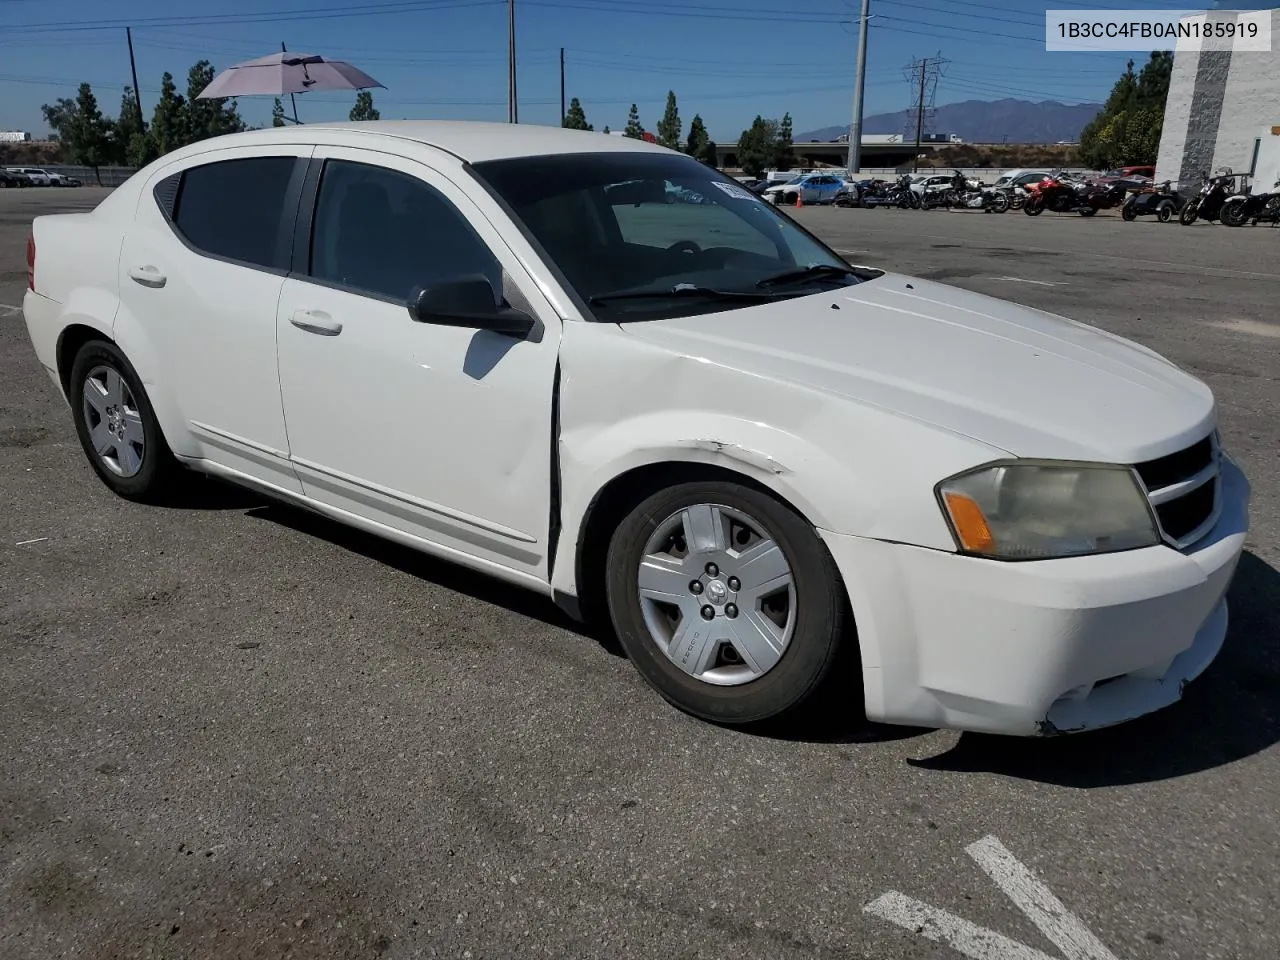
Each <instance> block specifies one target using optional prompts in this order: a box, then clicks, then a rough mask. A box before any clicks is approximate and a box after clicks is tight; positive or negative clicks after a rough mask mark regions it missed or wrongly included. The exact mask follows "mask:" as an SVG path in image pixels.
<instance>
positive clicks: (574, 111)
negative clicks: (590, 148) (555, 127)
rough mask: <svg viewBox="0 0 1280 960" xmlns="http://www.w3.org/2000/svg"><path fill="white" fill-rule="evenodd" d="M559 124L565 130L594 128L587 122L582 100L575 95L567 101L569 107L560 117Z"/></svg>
mask: <svg viewBox="0 0 1280 960" xmlns="http://www.w3.org/2000/svg"><path fill="white" fill-rule="evenodd" d="M560 126H562V127H564V128H565V129H566V130H594V129H595V127H593V126H591V124H589V123H587V112H586V111H585V110H583V109H582V102H581V101H580V100H579V99H578V98H577V97H574V98H573V99H572V100H570V101H569V109H568V110H567V111H566V112H565V115H564V117H563V118H562V119H561V121H560Z"/></svg>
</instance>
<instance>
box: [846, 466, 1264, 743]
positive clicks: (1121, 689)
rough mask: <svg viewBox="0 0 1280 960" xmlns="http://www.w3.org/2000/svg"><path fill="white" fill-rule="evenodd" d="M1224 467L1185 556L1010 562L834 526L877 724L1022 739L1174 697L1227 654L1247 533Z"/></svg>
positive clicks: (1156, 551)
mask: <svg viewBox="0 0 1280 960" xmlns="http://www.w3.org/2000/svg"><path fill="white" fill-rule="evenodd" d="M1249 492H1250V491H1249V483H1248V481H1247V480H1246V479H1245V476H1244V474H1243V473H1242V472H1241V471H1240V469H1239V468H1238V467H1237V466H1236V465H1235V464H1234V463H1233V462H1231V460H1230V459H1229V458H1226V457H1224V458H1223V461H1222V487H1221V499H1222V512H1221V514H1220V516H1219V518H1218V522H1217V524H1216V525H1215V526H1214V528H1213V530H1211V531H1210V532H1209V533H1208V534H1207V535H1206V536H1205V537H1203V538H1202V539H1201V540H1199V541H1197V542H1196V543H1195V544H1193V545H1192V546H1191V547H1189V548H1188V549H1186V550H1185V551H1177V550H1174V549H1173V548H1171V547H1167V546H1160V547H1150V548H1146V549H1142V550H1131V551H1128V552H1124V553H1113V554H1104V555H1101V556H1093V557H1074V558H1069V559H1062V560H1040V561H1031V562H1023V563H1005V562H1000V561H993V560H984V559H980V558H975V557H967V556H962V555H959V554H953V553H946V552H942V551H938V550H929V549H924V548H921V547H913V546H908V545H905V544H896V543H885V542H883V541H877V540H868V539H864V538H860V537H850V536H842V535H838V534H832V533H828V532H826V531H823V533H822V535H823V538H824V540H825V541H826V543H827V545H828V547H829V548H830V550H831V553H832V556H833V557H834V559H835V561H836V564H837V566H838V567H839V568H840V571H841V574H842V576H843V577H844V581H845V585H846V587H847V588H848V591H849V597H850V601H851V603H852V604H853V610H854V615H855V619H856V621H857V624H858V638H859V644H860V647H861V653H862V667H863V686H864V691H865V699H866V709H867V716H868V718H869V719H872V720H877V721H882V722H885V723H900V724H906V725H911V726H930V727H951V728H956V729H962V730H974V731H980V732H985V733H1001V734H1013V735H1020V736H1036V735H1048V734H1055V733H1072V732H1076V731H1080V730H1088V729H1094V728H1097V727H1105V726H1110V725H1112V724H1116V723H1121V722H1123V721H1125V720H1130V719H1132V718H1134V717H1138V716H1141V715H1143V714H1146V713H1150V712H1152V711H1153V710H1158V709H1160V708H1161V707H1165V706H1168V705H1169V704H1171V703H1174V702H1175V701H1177V700H1178V699H1179V698H1180V697H1181V696H1182V688H1183V686H1184V685H1185V684H1186V683H1187V682H1188V681H1190V680H1192V679H1194V678H1195V677H1197V676H1199V675H1200V673H1201V672H1203V671H1204V669H1205V668H1206V667H1208V665H1209V664H1210V663H1211V662H1212V661H1213V659H1214V657H1215V656H1217V654H1218V651H1219V650H1220V649H1221V648H1222V643H1223V640H1224V638H1225V637H1226V632H1227V606H1226V599H1225V597H1226V593H1227V588H1228V587H1229V586H1230V584H1231V578H1232V576H1233V575H1234V573H1235V569H1236V564H1237V562H1238V561H1239V559H1240V553H1241V551H1242V550H1243V549H1244V539H1245V534H1246V532H1247V530H1248V526H1249Z"/></svg>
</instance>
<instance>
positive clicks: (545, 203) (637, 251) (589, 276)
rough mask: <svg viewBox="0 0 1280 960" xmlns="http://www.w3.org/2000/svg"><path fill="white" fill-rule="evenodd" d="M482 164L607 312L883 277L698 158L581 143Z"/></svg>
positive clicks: (694, 307) (676, 310) (710, 306)
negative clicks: (565, 150)
mask: <svg viewBox="0 0 1280 960" xmlns="http://www.w3.org/2000/svg"><path fill="white" fill-rule="evenodd" d="M473 169H474V170H475V172H476V174H477V175H478V176H479V177H480V178H481V179H482V180H484V181H486V182H487V183H488V184H489V185H490V187H491V188H492V189H493V191H494V192H495V193H496V194H497V195H498V196H499V197H500V198H501V199H502V200H503V201H505V202H506V204H507V206H508V207H509V208H510V210H511V212H512V214H513V216H514V217H515V218H516V220H517V221H518V222H519V223H520V224H521V225H522V226H523V227H524V229H525V230H526V232H527V233H528V234H530V235H531V236H532V238H533V239H534V240H535V241H536V242H537V243H538V244H539V245H540V246H541V247H542V250H543V251H544V253H545V255H546V257H547V259H548V260H549V261H550V263H551V264H553V265H554V266H555V267H556V268H557V269H558V270H559V272H560V274H561V276H562V277H563V278H564V280H565V282H566V283H567V285H568V286H569V287H570V288H571V289H572V291H573V292H574V293H575V294H577V297H578V299H579V300H580V301H581V302H582V303H583V304H584V305H588V306H587V309H589V311H590V312H591V313H593V314H594V316H595V317H596V319H599V320H604V321H608V322H623V321H627V320H651V319H659V318H662V317H675V316H687V315H690V314H695V313H708V312H713V311H716V312H719V311H724V310H732V309H741V308H743V307H744V306H749V305H750V304H751V303H753V302H759V301H760V300H761V299H768V300H774V299H781V298H787V297H795V296H805V295H808V294H812V293H817V292H819V291H822V290H830V289H833V288H834V287H837V286H847V285H849V284H852V283H858V282H861V280H863V279H869V278H871V277H873V276H878V275H879V272H878V271H860V272H859V273H857V274H855V273H854V272H852V271H850V270H849V267H848V264H846V263H845V262H844V260H842V259H841V258H840V257H839V256H838V255H837V254H835V253H834V252H833V251H832V250H830V249H829V248H828V247H826V246H824V245H823V244H822V243H821V242H820V241H819V240H818V239H817V238H815V237H813V236H812V235H811V234H809V233H808V232H807V231H805V230H804V229H803V228H801V227H800V226H798V225H797V224H796V223H795V221H793V220H791V219H790V218H789V217H787V216H786V215H785V214H783V213H781V212H779V211H778V210H776V209H775V208H774V207H773V205H772V204H770V203H768V202H767V201H765V200H763V199H762V198H760V197H759V196H757V195H756V194H753V193H751V192H750V191H748V190H746V189H744V188H743V187H742V185H741V184H739V183H737V182H736V181H734V180H731V179H729V178H728V177H725V176H723V175H722V174H720V173H718V172H717V171H715V170H713V169H712V168H710V167H708V166H706V165H705V164H702V163H699V162H698V161H697V160H694V159H693V158H691V157H683V156H679V155H676V154H664V153H642V152H635V153H590V154H581V153H580V154H562V155H554V156H543V157H521V158H517V159H511V160H493V161H488V162H484V163H478V164H475V165H474V167H473ZM809 267H819V268H836V269H817V270H812V271H809V270H807V269H806V268H809ZM796 271H801V272H802V275H801V276H799V277H792V276H791V275H792V274H794V273H795V272H796ZM784 274H785V275H787V279H786V281H785V282H782V283H779V282H778V280H777V278H778V277H779V276H781V275H784ZM766 281H768V282H766ZM677 287H679V288H680V289H679V290H677V289H676V288H677ZM667 293H670V294H671V296H669V297H668V296H665V294H667ZM691 294H692V295H691ZM745 294H750V295H751V296H749V297H748V296H745Z"/></svg>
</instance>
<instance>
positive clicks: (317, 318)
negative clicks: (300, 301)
mask: <svg viewBox="0 0 1280 960" xmlns="http://www.w3.org/2000/svg"><path fill="white" fill-rule="evenodd" d="M289 322H290V323H292V324H293V325H294V326H295V327H297V328H298V329H299V330H305V331H307V333H318V334H320V336H322V337H336V336H337V335H338V334H340V333H341V332H342V324H341V323H339V322H338V321H337V320H335V319H333V317H331V316H329V315H328V314H327V313H325V312H324V311H323V310H295V311H293V313H292V314H291V315H290V316H289Z"/></svg>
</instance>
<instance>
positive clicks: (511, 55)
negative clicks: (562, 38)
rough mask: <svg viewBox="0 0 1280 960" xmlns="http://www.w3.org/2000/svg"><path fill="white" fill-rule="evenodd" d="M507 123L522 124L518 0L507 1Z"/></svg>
mask: <svg viewBox="0 0 1280 960" xmlns="http://www.w3.org/2000/svg"><path fill="white" fill-rule="evenodd" d="M507 122H508V123H519V122H520V111H519V109H518V107H517V106H516V0H507Z"/></svg>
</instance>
